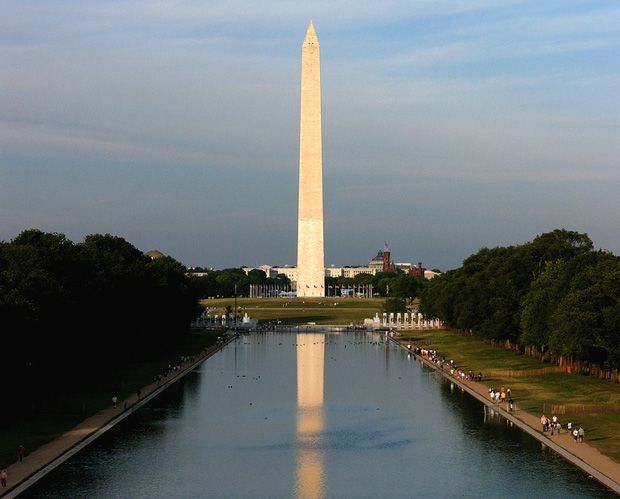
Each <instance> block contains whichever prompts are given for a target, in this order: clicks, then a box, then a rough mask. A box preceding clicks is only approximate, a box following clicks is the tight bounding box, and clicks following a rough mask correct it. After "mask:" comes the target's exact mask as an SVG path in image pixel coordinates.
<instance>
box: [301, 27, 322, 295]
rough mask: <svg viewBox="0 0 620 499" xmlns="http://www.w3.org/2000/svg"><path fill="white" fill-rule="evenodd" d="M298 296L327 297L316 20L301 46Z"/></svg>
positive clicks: (319, 76) (319, 61)
mask: <svg viewBox="0 0 620 499" xmlns="http://www.w3.org/2000/svg"><path fill="white" fill-rule="evenodd" d="M297 296H325V262H324V255H323V148H322V144H321V56H320V50H319V40H318V38H317V36H316V32H315V31H314V25H313V24H312V21H310V24H309V25H308V30H307V31H306V37H305V38H304V43H303V45H302V48H301V120H300V130H299V211H298V214H297Z"/></svg>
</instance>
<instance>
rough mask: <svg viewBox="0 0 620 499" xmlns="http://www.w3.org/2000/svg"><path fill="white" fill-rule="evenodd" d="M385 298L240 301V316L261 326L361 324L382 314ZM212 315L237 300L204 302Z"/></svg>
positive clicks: (250, 299) (257, 299)
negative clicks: (245, 314) (257, 322)
mask: <svg viewBox="0 0 620 499" xmlns="http://www.w3.org/2000/svg"><path fill="white" fill-rule="evenodd" d="M383 302H384V299H383V298H339V297H336V298H237V308H238V309H239V312H240V313H241V315H243V314H244V313H246V312H247V314H248V315H249V316H250V317H252V318H254V319H258V320H259V321H261V322H267V321H273V322H275V321H282V323H285V324H306V323H308V322H316V323H317V324H339V325H342V324H351V323H353V324H359V323H362V322H364V319H366V318H372V317H374V315H375V313H377V312H379V313H380V314H381V313H382V306H383ZM201 303H202V304H203V305H204V306H205V307H207V309H208V310H209V313H211V314H222V313H224V311H225V310H226V306H230V307H234V304H235V300H234V298H222V299H209V300H202V301H201Z"/></svg>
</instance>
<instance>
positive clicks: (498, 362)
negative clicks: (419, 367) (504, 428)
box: [400, 331, 620, 462]
mask: <svg viewBox="0 0 620 499" xmlns="http://www.w3.org/2000/svg"><path fill="white" fill-rule="evenodd" d="M400 340H401V341H402V342H403V343H405V344H406V343H413V344H415V345H417V346H423V347H428V348H433V349H436V350H437V351H438V352H439V353H440V354H441V355H445V356H446V357H447V358H448V360H449V359H452V360H454V362H455V363H456V364H457V366H459V367H460V368H462V369H465V370H466V371H468V370H472V371H474V372H476V373H477V372H479V371H481V372H482V373H483V375H485V373H486V372H489V371H492V370H514V371H522V370H530V369H540V368H544V367H550V364H548V363H545V362H542V361H539V360H537V359H534V358H532V357H526V356H525V355H520V354H519V353H518V352H513V351H511V350H504V349H502V348H499V347H495V346H492V345H490V344H489V343H487V342H485V341H483V340H480V339H478V338H476V337H472V336H466V335H463V334H460V333H457V332H451V331H408V332H405V333H403V335H402V337H401V338H400ZM483 382H484V383H485V384H487V385H488V386H489V387H495V388H499V387H500V386H502V385H504V386H509V387H510V389H511V391H512V397H513V399H514V400H515V402H516V404H517V407H518V408H519V409H522V410H525V411H527V412H529V413H531V414H534V415H536V416H540V415H541V414H542V413H543V411H544V413H545V414H546V415H547V416H549V417H550V416H552V413H551V405H552V404H586V405H589V404H605V405H620V385H618V384H615V383H613V382H610V381H603V380H599V379H597V378H594V377H590V376H584V375H580V374H568V373H550V374H543V375H537V376H530V377H523V378H516V377H495V378H492V377H487V376H485V377H484V378H483ZM558 417H559V419H560V422H561V423H562V425H563V427H564V428H565V427H566V423H567V422H568V421H572V422H573V424H577V425H582V426H583V428H584V429H585V430H586V440H587V441H588V443H590V444H591V445H593V446H595V447H597V448H598V449H599V450H600V451H601V452H603V453H604V454H607V455H608V456H610V457H611V458H612V459H614V460H615V461H618V462H620V412H609V413H591V414H566V415H559V416H558Z"/></svg>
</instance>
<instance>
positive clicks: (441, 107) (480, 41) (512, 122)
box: [0, 0, 620, 269]
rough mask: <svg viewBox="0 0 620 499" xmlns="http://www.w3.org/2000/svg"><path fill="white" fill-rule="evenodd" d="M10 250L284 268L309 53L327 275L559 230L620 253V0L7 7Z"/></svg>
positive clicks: (5, 188)
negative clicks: (90, 241)
mask: <svg viewBox="0 0 620 499" xmlns="http://www.w3.org/2000/svg"><path fill="white" fill-rule="evenodd" d="M0 10H1V11H2V12H3V14H2V16H1V17H0V60H2V61H3V64H2V69H0V239H4V240H8V239H11V238H13V237H15V236H16V235H17V234H18V233H19V232H20V231H21V230H23V229H25V228H28V227H38V228H41V229H43V230H46V231H57V232H63V233H65V234H67V235H68V236H69V237H70V238H72V239H74V240H78V241H79V240H81V239H82V238H83V237H84V235H86V234H89V233H94V232H109V233H113V234H118V235H122V236H123V237H126V238H127V239H128V240H129V241H131V242H132V243H134V244H135V245H136V246H138V247H139V248H141V249H143V250H145V251H146V250H149V249H153V248H157V249H159V250H161V251H163V252H165V253H167V254H170V255H172V256H174V257H175V258H177V259H179V260H181V261H182V262H184V263H185V264H187V265H209V266H215V267H228V266H240V265H256V264H262V263H270V264H285V263H294V262H295V258H296V255H295V252H296V248H295V245H296V210H297V207H296V196H297V168H298V143H299V137H298V130H299V78H300V47H301V42H302V40H303V36H304V33H305V29H306V26H307V23H308V21H309V20H310V19H313V20H314V23H315V26H316V29H317V33H318V36H319V40H320V43H321V56H322V91H323V136H324V142H323V154H324V178H325V187H324V191H325V232H326V234H325V240H326V248H325V249H326V263H327V264H336V265H344V264H358V263H366V262H367V261H368V260H369V259H370V257H372V256H373V255H374V254H375V253H376V251H377V250H378V249H379V248H381V247H382V246H383V242H384V241H388V242H389V243H390V246H391V249H392V252H393V254H394V256H395V258H396V259H397V260H398V261H419V260H420V261H422V262H423V263H424V264H425V265H426V266H428V267H439V268H442V269H447V268H453V267H456V266H458V265H459V264H460V263H461V261H462V260H463V259H464V258H466V257H467V256H468V255H469V254H471V253H472V252H475V251H476V250H478V249H479V248H480V247H483V246H495V245H500V244H516V243H522V242H525V241H527V240H531V239H532V238H533V237H534V236H535V235H536V234H539V233H541V232H545V231H548V230H552V229H554V228H558V227H565V228H568V229H572V230H578V231H582V232H587V233H588V234H590V236H591V238H592V239H593V240H594V242H595V246H596V247H603V248H606V249H609V250H611V251H613V252H614V253H616V254H618V253H620V230H618V229H619V227H620V223H619V222H620V215H619V214H618V213H620V202H619V201H618V192H620V92H619V90H620V57H619V55H620V4H619V3H618V2H617V1H615V0H614V1H582V2H575V1H570V0H561V1H516V0H515V1H510V0H506V1H501V0H498V1H488V0H471V1H467V2H458V1H454V0H450V1H448V0H446V1H442V0H437V1H413V0H409V1H399V0H392V1H383V2H363V1H361V2H360V1H358V2H353V1H333V0H332V1H318V2H311V3H310V2H309V3H307V4H304V5H300V4H298V2H288V1H283V0H281V1H272V2H269V1H265V2H250V1H242V0H233V1H227V2H210V1H202V2H195V1H165V0H161V1H152V0H149V1H146V0H145V1H132V0H125V1H83V2H69V1H64V0H46V1H31V0H20V1H11V2H9V1H2V0H0Z"/></svg>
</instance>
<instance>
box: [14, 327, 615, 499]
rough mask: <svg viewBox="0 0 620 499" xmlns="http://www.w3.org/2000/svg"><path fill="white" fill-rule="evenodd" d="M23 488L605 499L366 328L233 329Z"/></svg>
mask: <svg viewBox="0 0 620 499" xmlns="http://www.w3.org/2000/svg"><path fill="white" fill-rule="evenodd" d="M23 497H71V498H78V497H80V498H81V497H84V498H116V497H118V498H141V497H144V498H147V497H148V498H159V497H162V498H163V497H217V498H220V497H221V498H263V497H265V498H285V497H293V498H321V497H326V498H327V497H329V498H332V497H334V498H341V497H342V498H348V497H352V498H353V497H355V498H401V497H530V498H535V497H615V496H614V495H613V494H611V492H608V491H607V489H605V488H604V487H603V486H602V485H599V484H598V482H596V481H594V480H592V479H590V478H588V476H587V475H586V474H585V473H583V472H582V471H580V470H579V469H577V468H575V467H574V466H572V465H571V464H569V463H567V462H565V461H564V460H562V459H561V458H559V457H558V456H556V455H555V454H553V453H552V452H550V451H548V450H547V449H546V448H544V447H543V446H541V444H540V443H539V442H537V441H536V440H534V439H533V438H531V437H530V436H528V435H527V434H525V433H523V432H522V431H520V430H519V429H517V428H515V427H513V426H511V425H510V424H509V423H507V422H506V421H505V420H504V419H502V418H500V417H497V416H491V415H489V414H486V415H485V411H484V410H483V406H482V405H481V404H480V403H479V402H478V401H476V400H475V399H473V398H472V397H470V396H469V395H467V394H466V393H463V392H462V391H461V390H460V389H458V388H456V387H455V386H454V385H452V384H451V383H450V382H448V381H446V380H444V379H443V378H442V377H440V376H439V375H438V374H437V373H435V372H434V371H430V370H428V369H427V368H425V367H423V366H421V365H420V364H419V363H418V362H416V361H415V360H414V359H413V358H409V357H408V355H407V353H406V352H405V351H403V350H402V349H400V348H399V347H398V346H396V345H394V344H392V343H386V342H385V341H384V338H383V337H382V336H381V335H378V334H371V333H362V332H359V333H340V334H337V333H327V334H322V333H316V332H315V333H300V334H295V333H266V334H256V335H251V336H244V337H241V338H240V339H238V340H237V341H236V342H234V343H231V344H229V345H228V346H226V347H225V348H224V349H223V350H222V351H221V352H219V353H217V354H216V355H214V356H213V357H211V358H210V359H209V360H208V361H207V362H205V363H203V364H202V365H201V366H200V367H198V368H197V369H196V370H194V371H193V372H192V373H190V374H189V375H187V376H186V377H185V378H184V379H183V380H182V381H181V382H179V383H177V384H176V385H174V386H173V387H172V388H170V389H169V390H168V391H166V392H165V393H164V394H162V395H161V396H159V397H157V398H156V399H154V400H152V401H151V402H150V403H149V404H147V405H146V406H144V407H143V408H142V409H140V410H138V411H137V412H136V413H135V414H134V415H133V416H131V417H129V418H127V419H126V420H124V421H123V422H122V423H120V424H119V425H118V426H116V427H115V428H114V429H113V430H111V431H109V432H108V433H106V434H105V435H104V436H103V437H101V438H100V439H98V440H97V441H96V442H94V443H93V444H92V445H90V446H89V447H87V448H86V449H85V450H83V451H82V452H80V453H78V454H76V455H75V456H74V457H73V458H71V459H70V460H68V461H67V462H66V463H65V464H64V465H62V466H61V467H59V468H58V469H56V470H54V471H53V472H52V473H50V474H49V475H47V476H46V477H45V478H44V479H43V480H42V481H40V482H39V483H38V484H37V485H35V486H34V487H32V488H31V489H29V491H27V493H25V494H24V496H23Z"/></svg>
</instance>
